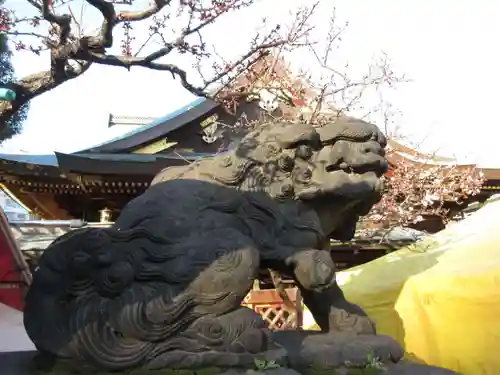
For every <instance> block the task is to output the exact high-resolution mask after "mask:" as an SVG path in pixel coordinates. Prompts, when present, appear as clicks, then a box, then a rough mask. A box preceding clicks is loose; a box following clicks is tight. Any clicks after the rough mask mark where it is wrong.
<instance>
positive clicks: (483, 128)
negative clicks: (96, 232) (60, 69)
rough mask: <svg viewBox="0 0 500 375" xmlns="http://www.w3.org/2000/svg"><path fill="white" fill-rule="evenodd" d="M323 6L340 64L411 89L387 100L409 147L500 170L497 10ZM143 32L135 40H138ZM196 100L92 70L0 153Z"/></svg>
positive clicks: (19, 58) (102, 135) (222, 26)
mask: <svg viewBox="0 0 500 375" xmlns="http://www.w3.org/2000/svg"><path fill="white" fill-rule="evenodd" d="M144 1H145V2H147V1H146V0H144ZM307 3H310V1H307V0H265V1H264V0H261V1H259V2H258V3H257V4H256V5H254V6H252V7H251V8H248V9H246V10H244V11H241V12H239V13H235V14H233V15H231V16H228V17H226V18H224V19H222V20H221V21H220V22H218V23H217V24H216V25H215V26H214V27H211V28H210V29H209V30H208V33H207V35H208V38H209V40H212V41H216V42H217V43H218V46H220V48H221V50H222V51H224V52H227V53H229V54H230V53H233V52H234V51H244V48H245V46H246V44H245V41H246V40H249V38H250V37H251V36H252V35H253V33H255V28H256V27H257V26H258V23H259V21H260V19H261V18H262V17H264V16H266V17H268V18H269V19H270V20H282V19H285V18H286V17H287V16H288V11H289V10H291V9H293V8H294V7H296V6H298V5H300V4H307ZM270 4H272V6H269V5H270ZM321 4H322V5H321V9H320V12H319V17H320V18H318V21H317V26H316V33H318V35H320V34H321V33H322V32H326V31H327V30H326V28H327V26H326V18H325V17H324V16H325V15H328V14H329V13H330V12H329V11H330V10H331V9H333V7H335V8H336V10H337V15H338V18H339V20H340V22H342V21H349V26H348V27H347V29H346V31H345V32H344V34H343V42H342V45H341V48H339V49H338V50H337V51H336V52H335V53H336V54H337V56H336V57H335V58H337V57H338V61H339V62H343V61H349V63H350V66H351V69H353V71H356V69H357V70H358V71H359V72H361V71H362V69H363V68H364V67H366V65H367V64H368V63H369V62H370V60H371V59H372V58H373V56H374V55H376V54H377V53H380V52H381V51H384V52H385V53H386V54H387V55H388V56H389V57H390V59H391V65H392V67H393V68H394V69H395V70H396V71H398V72H401V73H404V74H405V75H406V76H407V77H408V78H410V79H411V82H409V83H405V84H402V85H400V86H398V87H397V89H396V90H393V91H391V92H387V95H385V94H384V98H388V100H390V102H391V103H392V104H393V105H394V106H395V107H396V108H398V110H399V112H400V115H399V116H398V117H397V125H398V128H399V129H401V131H402V132H403V133H404V134H405V135H407V137H408V138H410V139H411V140H412V141H413V142H415V143H422V145H421V147H422V149H423V150H424V151H429V152H437V153H438V154H442V155H446V156H456V157H457V158H458V160H459V161H461V160H467V161H471V162H476V163H478V164H480V165H481V166H484V167H499V168H500V153H496V152H495V151H496V149H497V148H498V147H499V146H498V141H499V140H500V126H498V124H497V121H498V120H495V119H496V118H498V117H497V108H498V106H497V102H498V99H497V97H498V94H497V91H498V89H499V87H500V75H499V74H498V72H497V71H498V67H499V66H500V45H499V44H498V42H497V40H496V39H497V38H496V37H495V36H498V35H500V23H499V22H498V19H499V17H500V2H497V1H492V0H475V1H470V0H377V1H373V0H322V3H321ZM6 5H7V6H11V7H13V8H14V9H16V11H17V13H18V14H21V13H22V12H25V11H26V5H23V3H22V2H20V1H19V0H7V2H6ZM84 16H85V23H86V24H87V25H88V27H89V28H90V29H92V27H95V26H96V25H98V22H99V18H98V15H97V14H95V12H94V13H93V12H92V11H91V10H88V9H87V10H85V11H84ZM321 17H322V18H321ZM142 32H143V31H141V30H139V31H137V33H136V34H135V36H136V37H137V38H138V39H140V36H141V35H143V34H141V33H142ZM218 48H219V47H218ZM219 51H220V50H219ZM234 53H236V52H234ZM299 58H300V59H302V60H301V61H300V64H301V66H304V65H305V66H307V64H308V61H310V60H308V59H311V58H312V57H311V56H310V55H308V54H302V55H301V56H300V57H299ZM173 60H174V61H173V62H177V63H180V64H182V63H186V62H185V61H183V60H182V59H180V60H179V59H177V60H176V59H175V58H173ZM48 64H49V62H48V58H47V56H41V57H35V56H33V55H31V54H25V53H19V54H16V55H15V56H14V66H15V68H16V72H17V75H18V76H20V77H22V76H25V75H27V74H31V73H35V72H37V71H41V70H44V69H46V68H47V67H48ZM193 99H194V97H193V96H192V95H191V94H189V93H188V92H186V91H185V90H184V89H183V88H182V87H181V86H180V84H179V83H178V82H176V81H174V80H173V79H172V78H171V76H170V74H169V73H165V72H156V71H151V70H147V69H142V68H137V69H132V70H131V71H130V72H129V71H127V70H124V69H120V68H113V67H106V66H95V65H94V66H92V67H91V68H90V69H89V71H88V72H86V73H85V74H84V75H82V76H81V77H79V78H77V79H75V80H73V81H70V82H67V83H65V84H63V85H61V86H60V87H58V88H56V89H54V90H52V91H51V92H48V93H46V94H44V95H42V96H40V97H37V98H35V99H34V100H33V101H32V102H31V108H30V112H29V117H28V120H27V121H26V122H25V124H24V131H23V132H22V134H21V135H19V136H16V137H14V138H13V139H11V140H9V141H6V142H4V143H3V144H2V145H1V146H0V152H3V153H20V152H23V153H26V152H28V153H51V152H53V151H61V152H74V151H78V150H81V149H84V148H87V147H90V146H92V145H94V144H98V143H101V142H103V141H105V140H107V139H111V138H113V137H115V136H117V135H119V134H120V133H123V132H125V131H126V130H127V129H131V128H130V127H128V128H124V127H113V128H108V127H107V121H108V116H109V114H110V113H112V114H114V115H120V116H122V115H126V116H147V117H159V116H164V115H166V114H168V113H169V112H172V111H174V110H176V109H177V108H179V107H180V106H182V105H185V104H187V103H188V102H190V101H192V100H193Z"/></svg>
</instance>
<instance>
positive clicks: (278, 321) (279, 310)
mask: <svg viewBox="0 0 500 375" xmlns="http://www.w3.org/2000/svg"><path fill="white" fill-rule="evenodd" d="M286 293H287V295H288V297H289V299H290V301H291V302H292V303H293V305H294V308H293V309H292V308H289V307H287V306H285V304H284V302H283V299H282V298H281V297H280V295H279V293H278V292H277V291H276V290H275V289H266V290H252V291H251V292H250V293H248V295H247V296H246V298H245V300H244V303H243V305H244V306H247V307H249V308H251V309H253V310H254V311H255V312H257V313H259V314H260V315H261V316H262V317H263V318H264V320H265V321H266V322H267V323H268V324H269V328H270V329H271V330H274V331H279V330H285V329H301V328H302V320H303V318H302V313H303V311H302V298H301V296H300V292H299V291H298V289H297V288H289V289H286Z"/></svg>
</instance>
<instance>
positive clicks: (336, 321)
mask: <svg viewBox="0 0 500 375" xmlns="http://www.w3.org/2000/svg"><path fill="white" fill-rule="evenodd" d="M329 328H330V329H329V332H341V333H352V334H356V335H375V334H376V333H377V330H376V327H375V322H373V321H372V320H371V319H370V318H369V317H368V316H366V315H361V314H356V313H351V312H347V311H345V310H340V309H334V310H333V311H331V312H330V317H329Z"/></svg>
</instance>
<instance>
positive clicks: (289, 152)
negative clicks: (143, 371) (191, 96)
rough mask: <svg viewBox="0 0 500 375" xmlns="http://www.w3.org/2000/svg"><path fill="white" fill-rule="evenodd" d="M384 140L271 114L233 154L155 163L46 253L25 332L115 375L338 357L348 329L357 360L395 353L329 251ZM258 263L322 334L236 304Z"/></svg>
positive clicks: (354, 129) (366, 194) (371, 199)
mask: <svg viewBox="0 0 500 375" xmlns="http://www.w3.org/2000/svg"><path fill="white" fill-rule="evenodd" d="M385 144H386V140H385V138H384V136H383V135H382V134H381V133H380V131H379V130H378V128H377V127H376V126H374V125H372V124H369V123H366V122H363V121H360V120H356V119H352V118H343V119H339V120H338V121H337V122H335V123H330V124H328V125H326V126H324V127H322V128H313V127H312V126H310V125H303V124H289V123H275V124H269V125H267V126H263V127H261V128H258V129H257V130H255V131H253V132H251V133H249V134H248V135H247V136H246V137H245V138H244V139H243V141H242V142H241V144H240V145H239V147H238V148H237V149H236V150H235V151H234V152H231V153H230V154H228V155H221V156H217V157H214V158H208V159H203V160H200V161H198V162H196V163H193V164H191V165H189V166H185V167H172V168H168V169H166V170H164V171H162V172H160V173H159V174H158V176H156V178H155V179H154V181H153V183H152V185H151V187H150V188H149V189H148V190H147V191H146V192H145V193H144V194H142V195H141V196H139V197H137V198H136V199H134V200H132V201H131V202H130V203H129V204H128V205H127V206H126V207H125V208H124V209H123V211H122V212H121V215H120V216H119V218H118V219H117V221H116V222H115V223H114V224H113V226H112V227H111V228H107V229H82V230H77V231H73V232H70V233H68V234H66V235H64V236H62V237H61V238H59V239H58V240H56V241H55V242H54V243H53V244H52V245H51V246H50V247H49V248H48V249H47V250H46V251H45V252H44V254H43V256H42V257H41V259H40V261H39V265H38V269H37V270H36V271H35V273H34V277H33V285H32V287H31V288H30V290H29V292H28V294H27V297H26V309H25V313H24V322H25V327H26V331H27V333H28V335H29V337H30V338H31V339H32V340H33V342H34V343H35V345H36V347H37V348H38V349H39V350H40V351H41V352H43V353H47V354H50V355H53V356H56V357H58V358H62V359H67V360H69V361H70V362H72V363H73V364H76V365H81V364H85V365H86V366H91V367H92V368H94V369H99V370H102V369H104V370H112V371H116V370H127V369H130V368H136V367H147V368H151V369H157V368H190V367H200V366H213V365H216V366H222V367H231V366H251V365H253V362H254V360H255V359H256V358H268V359H275V360H277V361H279V362H281V363H284V364H292V362H293V361H294V360H295V361H297V360H299V358H300V355H299V356H297V354H296V351H295V352H294V347H295V346H297V345H298V344H297V343H300V342H302V341H304V343H305V344H304V345H306V344H307V342H318V343H322V344H321V345H323V344H325V342H328V343H329V344H328V345H330V346H328V345H327V344H325V345H327V346H324V345H323V347H325V348H326V347H328V348H330V347H332V345H333V346H335V345H337V351H339V350H340V351H343V353H344V354H345V353H347V352H346V351H345V350H348V349H346V348H348V347H349V343H348V341H349V340H348V339H346V337H352V340H354V341H352V340H351V344H352V343H355V342H361V343H363V342H364V343H365V345H364V346H363V345H361V346H360V348H361V349H360V350H361V354H360V352H359V351H358V352H357V354H356V356H357V357H356V358H357V359H359V358H363V356H364V358H368V357H369V353H371V352H372V351H373V352H375V353H378V352H380V353H382V354H381V357H383V360H398V359H399V358H400V357H401V355H402V352H401V349H400V347H399V345H397V344H396V343H395V342H394V341H393V340H391V339H390V338H387V337H381V338H380V340H377V337H375V336H373V334H374V333H375V329H374V325H373V324H372V322H371V321H370V319H369V318H368V317H367V316H366V314H365V313H364V312H363V310H362V309H361V308H359V307H358V306H357V305H354V304H351V303H349V302H348V301H346V299H345V298H344V295H343V293H342V291H341V290H340V288H339V287H338V285H337V284H336V282H335V266H334V263H333V261H332V259H331V257H330V253H329V251H328V243H329V238H331V237H333V238H339V239H348V238H350V237H351V236H352V235H353V234H354V230H355V226H356V223H357V221H358V218H359V216H360V215H364V214H366V213H367V212H368V210H369V209H370V208H371V206H372V205H373V204H374V203H375V202H377V201H378V200H379V199H380V197H381V192H382V185H381V183H380V180H379V177H380V176H381V175H382V174H383V173H384V172H385V171H386V169H387V162H386V160H385V158H384V147H385ZM261 268H271V269H275V270H277V271H279V272H281V273H283V274H287V275H290V276H291V277H293V278H294V279H295V280H296V281H297V283H298V285H299V287H300V288H301V291H302V295H303V297H304V301H305V303H306V305H307V306H308V307H309V309H310V310H311V312H312V314H313V316H314V318H315V319H316V321H317V323H318V324H319V326H320V327H321V329H322V331H323V332H324V333H323V334H320V336H314V337H315V338H311V339H307V340H305V337H306V336H307V333H305V332H290V333H289V336H290V335H291V336H290V338H289V339H286V340H283V337H284V336H283V335H282V334H281V336H275V334H272V333H271V332H269V331H268V329H267V328H266V326H265V323H264V321H263V320H262V319H261V317H260V316H259V315H258V314H256V313H255V312H253V311H252V310H250V309H248V308H245V307H241V303H242V301H243V298H244V297H245V296H246V294H247V293H248V292H249V291H250V289H251V287H252V284H253V280H254V279H255V278H256V277H257V276H258V274H259V269H261ZM337 334H341V336H338V335H337ZM304 335H306V336H304ZM346 335H347V336H346ZM360 335H361V336H360ZM287 337H288V336H287ZM363 337H364V338H363ZM325 340H326V341H325ZM356 340H357V341H356ZM367 343H369V345H368V344H367ZM287 345H288V346H287ZM294 345H295V346H294ZM346 345H347V346H346ZM299 347H300V345H299ZM308 348H309V349H311V348H312V347H308V346H307V345H306V347H302V349H301V350H302V352H304V350H305V353H308V350H309V349H308ZM329 350H330V349H329ZM332 350H333V349H332ZM310 351H311V350H309V352H310ZM299 352H300V350H299ZM365 352H366V353H365ZM290 353H294V354H293V355H292V354H290ZM365 354H366V355H365ZM328 355H329V354H328V353H325V356H327V357H328ZM292 357H293V358H292ZM305 357H307V355H305ZM305 357H304V358H305ZM315 358H316V357H315ZM339 358H340V359H339V360H341V359H342V360H344V359H345V360H348V358H344V357H342V356H341V357H339ZM318 361H319V362H321V360H318V359H317V358H316V359H314V361H313V362H318ZM306 362H307V361H306ZM327 362H328V361H327ZM337 362H338V361H337ZM337 362H336V360H334V359H333V357H332V358H330V360H329V362H328V363H326V364H325V365H326V366H330V365H332V363H335V364H336V363H337Z"/></svg>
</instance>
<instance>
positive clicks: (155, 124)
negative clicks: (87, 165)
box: [75, 98, 219, 154]
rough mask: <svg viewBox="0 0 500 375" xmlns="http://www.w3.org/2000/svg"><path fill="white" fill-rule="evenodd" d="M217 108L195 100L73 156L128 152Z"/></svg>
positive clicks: (203, 100) (215, 104)
mask: <svg viewBox="0 0 500 375" xmlns="http://www.w3.org/2000/svg"><path fill="white" fill-rule="evenodd" d="M218 106H219V105H218V104H217V103H216V102H214V101H212V100H208V99H206V98H197V99H196V100H194V101H192V102H191V103H189V104H187V105H186V106H184V107H181V108H179V109H177V110H175V111H173V112H171V113H169V114H168V115H166V116H163V117H160V118H158V119H156V120H154V121H152V122H151V123H149V124H147V125H144V126H140V127H138V128H136V129H134V130H131V131H129V132H126V133H125V134H122V135H120V136H118V137H115V138H113V139H111V140H109V141H106V142H104V143H101V144H98V145H94V146H92V147H89V148H87V149H85V150H81V151H78V152H76V153H75V154H81V153H119V152H128V151H130V150H131V149H133V148H135V147H138V146H140V145H142V144H144V143H147V142H149V141H152V140H155V139H158V138H161V137H163V136H165V135H167V134H168V133H170V132H172V131H174V130H176V129H179V128H181V127H182V126H184V125H186V124H188V123H190V122H191V121H194V120H196V119H197V118H199V117H201V116H203V115H205V114H207V113H208V112H210V111H212V110H214V109H216V108H217V107H218Z"/></svg>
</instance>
